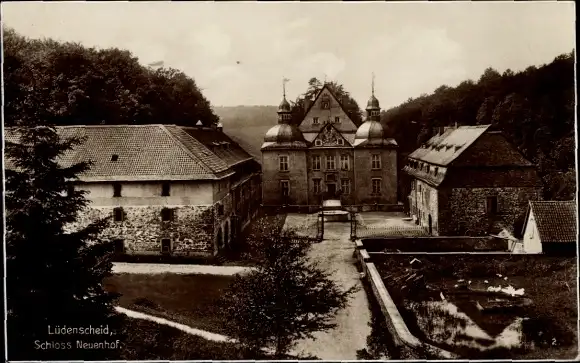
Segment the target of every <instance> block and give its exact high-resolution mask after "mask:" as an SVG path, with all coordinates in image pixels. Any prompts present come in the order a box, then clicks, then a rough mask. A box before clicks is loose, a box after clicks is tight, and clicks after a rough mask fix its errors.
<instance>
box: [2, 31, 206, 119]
mask: <svg viewBox="0 0 580 363" xmlns="http://www.w3.org/2000/svg"><path fill="white" fill-rule="evenodd" d="M3 47H4V95H5V98H4V101H5V108H4V116H5V123H6V125H7V126H11V125H16V124H18V123H26V124H29V123H36V122H45V123H51V124H55V125H78V124H84V125H90V124H151V123H162V124H178V125H191V126H193V125H195V124H196V122H197V121H198V120H201V121H202V122H203V123H204V124H205V125H211V124H213V123H215V122H217V116H216V115H215V114H214V113H213V112H212V110H211V108H210V103H209V101H208V100H207V99H206V98H205V97H204V96H203V94H202V93H201V91H200V89H199V88H198V87H197V85H196V83H195V81H194V80H193V79H191V78H190V77H188V76H187V75H185V74H184V73H183V72H181V71H178V70H176V69H164V68H161V69H153V68H149V67H145V66H142V65H141V64H139V61H138V59H137V58H136V57H134V56H133V55H132V54H131V52H129V51H126V50H120V49H117V48H111V49H95V48H87V47H84V46H82V45H80V44H76V43H61V42H56V41H54V40H52V39H43V40H37V39H28V38H25V37H23V36H21V35H19V34H17V33H16V32H15V31H14V30H12V29H4V39H3Z"/></svg>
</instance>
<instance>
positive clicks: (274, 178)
mask: <svg viewBox="0 0 580 363" xmlns="http://www.w3.org/2000/svg"><path fill="white" fill-rule="evenodd" d="M280 155H287V156H288V161H289V165H288V171H280V170H279V156H280ZM262 170H263V171H262V173H263V178H262V200H263V203H264V204H265V205H282V204H283V200H282V187H281V184H280V181H282V180H288V181H289V183H290V196H289V198H288V200H287V203H288V204H301V205H304V204H308V171H307V164H306V151H305V150H267V151H263V152H262Z"/></svg>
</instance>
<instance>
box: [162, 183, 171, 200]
mask: <svg viewBox="0 0 580 363" xmlns="http://www.w3.org/2000/svg"><path fill="white" fill-rule="evenodd" d="M170 191H171V184H170V183H169V182H164V183H163V184H161V196H162V197H168V196H169V193H170Z"/></svg>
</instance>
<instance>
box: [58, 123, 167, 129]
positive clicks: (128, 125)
mask: <svg viewBox="0 0 580 363" xmlns="http://www.w3.org/2000/svg"><path fill="white" fill-rule="evenodd" d="M159 126H176V125H175V124H139V125H132V124H114V125H110V124H108V125H107V124H105V125H56V126H55V127H56V128H62V129H66V128H93V127H94V128H117V127H119V128H120V127H159Z"/></svg>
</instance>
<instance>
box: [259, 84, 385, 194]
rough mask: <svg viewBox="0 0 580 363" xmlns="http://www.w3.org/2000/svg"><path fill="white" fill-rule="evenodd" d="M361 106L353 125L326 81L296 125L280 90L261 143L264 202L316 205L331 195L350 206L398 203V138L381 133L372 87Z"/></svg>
mask: <svg viewBox="0 0 580 363" xmlns="http://www.w3.org/2000/svg"><path fill="white" fill-rule="evenodd" d="M284 93H285V92H284ZM366 111H367V119H366V121H364V122H363V123H362V124H361V125H357V124H355V122H353V120H352V119H351V118H350V117H349V116H348V114H347V112H346V111H345V109H344V108H343V105H342V104H341V102H340V101H339V100H338V98H337V97H336V95H334V94H333V92H332V91H331V89H330V88H329V87H328V85H326V84H325V85H324V86H323V87H322V89H321V90H320V91H319V92H318V94H317V95H316V96H315V98H314V100H313V102H312V103H311V105H310V106H309V107H308V109H307V110H306V113H305V116H304V118H303V119H302V120H301V121H300V122H299V124H298V125H295V124H293V123H292V122H291V118H292V116H291V112H292V111H291V107H290V104H289V103H288V101H287V100H286V95H285V94H284V96H283V100H282V102H281V103H280V106H279V107H278V124H277V125H276V126H274V127H272V128H271V129H270V130H268V132H267V133H266V135H265V137H264V143H263V144H262V148H261V150H262V172H263V186H262V193H263V194H262V201H263V204H264V205H265V206H280V205H289V206H316V205H320V203H321V201H322V199H335V198H340V199H341V201H342V204H343V205H350V206H365V205H395V204H397V143H396V142H395V140H394V139H391V138H386V137H385V135H384V131H383V127H382V125H381V123H380V111H381V109H380V107H379V101H378V100H377V98H376V97H375V96H374V91H373V94H372V96H371V98H370V99H369V101H368V103H367V107H366Z"/></svg>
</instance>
